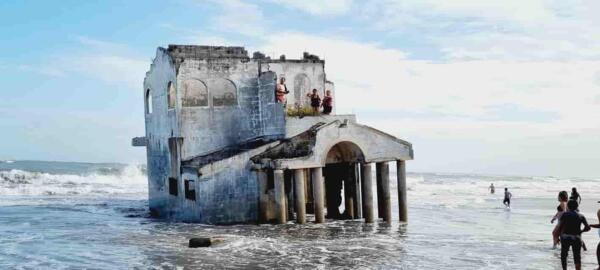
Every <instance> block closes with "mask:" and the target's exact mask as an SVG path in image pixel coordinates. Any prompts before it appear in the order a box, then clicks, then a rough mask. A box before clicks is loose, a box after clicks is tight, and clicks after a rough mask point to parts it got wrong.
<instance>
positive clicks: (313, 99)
mask: <svg viewBox="0 0 600 270" xmlns="http://www.w3.org/2000/svg"><path fill="white" fill-rule="evenodd" d="M307 96H308V97H309V98H310V107H311V108H312V111H313V115H319V108H320V107H321V97H320V96H319V93H317V89H313V90H312V93H311V94H308V95H307Z"/></svg>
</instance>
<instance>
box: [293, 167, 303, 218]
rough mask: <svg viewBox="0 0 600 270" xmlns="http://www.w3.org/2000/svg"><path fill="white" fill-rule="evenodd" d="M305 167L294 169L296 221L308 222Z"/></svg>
mask: <svg viewBox="0 0 600 270" xmlns="http://www.w3.org/2000/svg"><path fill="white" fill-rule="evenodd" d="M304 188H305V186H304V169H297V170H294V195H295V196H296V198H295V199H296V200H295V201H296V222H298V223H299V224H304V223H306V196H305V193H306V191H305V190H304Z"/></svg>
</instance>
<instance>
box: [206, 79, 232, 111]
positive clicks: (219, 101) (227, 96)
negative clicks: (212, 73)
mask: <svg viewBox="0 0 600 270" xmlns="http://www.w3.org/2000/svg"><path fill="white" fill-rule="evenodd" d="M209 89H210V94H211V95H212V102H213V104H212V105H213V106H214V107H222V106H235V105H237V87H235V84H234V83H233V82H232V81H230V80H227V79H222V78H219V79H214V80H212V81H210V85H209Z"/></svg>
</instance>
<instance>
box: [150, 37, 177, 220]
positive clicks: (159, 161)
mask: <svg viewBox="0 0 600 270" xmlns="http://www.w3.org/2000/svg"><path fill="white" fill-rule="evenodd" d="M175 81H176V76H175V67H174V66H173V61H172V59H171V58H170V56H169V55H168V54H167V52H166V51H165V50H164V49H162V48H158V49H157V51H156V57H155V58H154V60H153V62H152V64H151V67H150V70H149V71H148V72H147V73H146V78H145V79H144V89H143V93H144V95H145V93H146V91H147V90H148V89H150V94H151V95H152V99H151V100H152V104H148V106H152V113H149V114H148V113H147V114H146V115H145V121H146V157H147V164H148V192H149V202H148V203H149V206H150V210H151V212H152V213H153V214H157V215H159V216H162V215H164V213H165V211H166V209H168V204H169V197H168V192H167V189H168V187H167V184H166V183H167V179H168V177H169V172H170V170H169V169H170V167H171V165H170V164H171V159H170V155H169V144H168V140H169V137H174V136H178V126H177V115H176V111H175V110H174V109H168V108H167V86H168V84H169V82H173V83H175Z"/></svg>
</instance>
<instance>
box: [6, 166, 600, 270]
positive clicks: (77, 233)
mask: <svg viewBox="0 0 600 270" xmlns="http://www.w3.org/2000/svg"><path fill="white" fill-rule="evenodd" d="M392 167H393V166H392ZM392 175H393V174H392ZM391 180H393V181H391V182H392V183H395V179H391ZM492 182H493V183H494V184H495V186H496V187H497V193H496V194H495V195H491V194H489V191H488V189H487V188H488V186H489V184H490V183H492ZM573 186H576V187H578V189H579V190H580V193H581V194H582V197H583V203H582V207H581V212H582V213H583V214H585V215H586V216H587V218H588V221H589V222H590V223H598V220H597V217H596V216H595V213H596V210H597V209H598V208H599V207H600V204H598V203H596V201H597V200H599V199H600V179H583V178H569V179H563V178H556V177H514V176H489V175H488V176H481V175H466V174H434V173H426V174H425V173H409V175H408V187H409V188H408V189H409V190H408V201H409V223H408V224H407V225H403V224H399V223H397V222H396V221H397V219H398V218H397V210H396V209H397V202H396V201H397V200H396V199H397V198H396V196H395V195H396V194H395V192H392V195H393V196H392V200H393V209H394V211H393V212H394V220H395V222H394V223H393V224H392V225H389V226H388V225H386V224H384V223H375V224H365V223H363V222H362V221H359V220H353V221H329V222H328V223H326V224H319V225H317V224H306V225H296V224H294V223H293V222H290V223H289V224H287V225H277V226H275V225H260V226H258V225H235V226H209V225H200V224H187V223H174V222H166V221H162V220H156V219H152V218H150V217H149V216H148V211H147V190H146V176H145V173H144V168H143V167H142V166H134V165H122V164H90V163H58V162H39V161H12V162H11V161H9V162H6V161H2V162H0V269H83V268H85V269H222V268H228V269H292V268H293V269H560V261H559V250H552V249H551V245H552V244H551V231H552V229H553V225H552V224H550V219H551V217H552V216H553V215H554V213H555V212H554V211H555V208H556V205H557V202H556V194H557V193H558V191H560V190H570V188H571V187H573ZM504 187H508V188H509V189H510V191H511V192H512V193H513V196H514V197H513V207H512V209H511V210H507V209H505V208H504V207H503V206H502V192H501V191H502V190H501V189H503V188H504ZM395 188H396V187H395V184H394V185H393V186H392V189H393V190H394V191H395ZM196 236H221V237H223V238H224V239H225V241H224V243H222V244H219V245H216V246H214V247H210V248H198V249H190V248H187V241H188V240H189V238H191V237H196ZM584 240H585V242H586V243H587V246H588V248H589V251H587V252H583V255H582V259H583V268H584V269H595V267H597V263H596V258H595V249H596V245H597V243H598V242H599V240H600V238H599V237H598V234H597V231H596V230H595V229H593V230H592V231H591V232H589V233H586V234H584ZM570 259H571V260H572V258H571V257H570ZM570 264H571V265H570V268H572V267H573V266H572V261H571V262H570Z"/></svg>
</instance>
